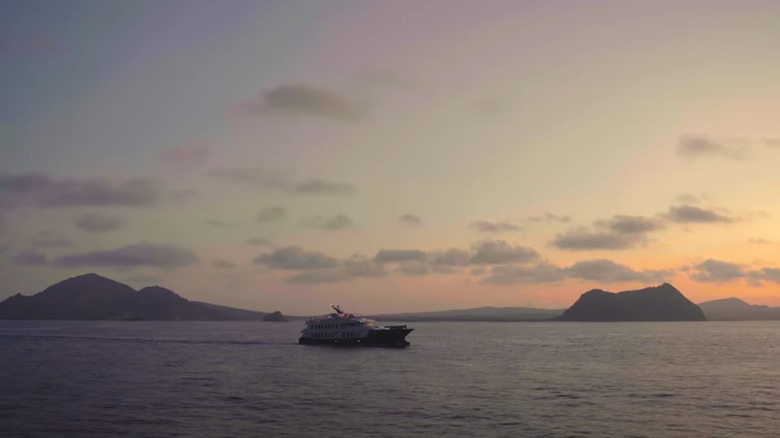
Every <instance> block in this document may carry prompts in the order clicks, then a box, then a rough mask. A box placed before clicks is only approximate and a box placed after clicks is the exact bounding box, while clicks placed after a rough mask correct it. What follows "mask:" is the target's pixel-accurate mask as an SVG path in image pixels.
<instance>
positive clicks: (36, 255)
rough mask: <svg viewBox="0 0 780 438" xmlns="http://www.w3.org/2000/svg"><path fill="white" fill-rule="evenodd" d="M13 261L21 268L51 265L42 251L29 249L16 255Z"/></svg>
mask: <svg viewBox="0 0 780 438" xmlns="http://www.w3.org/2000/svg"><path fill="white" fill-rule="evenodd" d="M12 261H13V262H14V264H17V265H20V266H36V265H45V264H47V263H49V258H48V257H46V254H44V253H42V252H40V251H37V250H34V249H28V250H24V251H21V252H20V253H18V254H16V256H14V258H13V259H12Z"/></svg>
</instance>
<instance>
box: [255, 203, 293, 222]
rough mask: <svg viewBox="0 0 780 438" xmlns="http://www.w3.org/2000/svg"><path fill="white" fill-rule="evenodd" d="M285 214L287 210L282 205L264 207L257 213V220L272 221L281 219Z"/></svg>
mask: <svg viewBox="0 0 780 438" xmlns="http://www.w3.org/2000/svg"><path fill="white" fill-rule="evenodd" d="M286 216H287V210H286V209H285V208H284V207H278V206H274V207H265V208H262V209H261V210H260V213H258V214H257V218H256V219H257V221H258V222H274V221H278V220H282V219H284V218H285V217H286Z"/></svg>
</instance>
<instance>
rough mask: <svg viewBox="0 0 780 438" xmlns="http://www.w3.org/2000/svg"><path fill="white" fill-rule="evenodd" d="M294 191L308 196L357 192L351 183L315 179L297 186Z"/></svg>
mask: <svg viewBox="0 0 780 438" xmlns="http://www.w3.org/2000/svg"><path fill="white" fill-rule="evenodd" d="M293 191H295V193H301V194H306V195H352V194H354V193H355V192H356V191H357V190H355V187H354V186H353V185H352V184H349V183H345V182H333V181H323V180H319V179H313V180H310V181H305V182H301V183H298V184H296V185H295V186H294V187H293Z"/></svg>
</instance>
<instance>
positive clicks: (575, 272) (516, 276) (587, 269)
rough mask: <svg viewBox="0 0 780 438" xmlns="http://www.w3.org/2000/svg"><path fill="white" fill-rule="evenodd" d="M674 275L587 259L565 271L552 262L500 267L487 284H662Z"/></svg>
mask: <svg viewBox="0 0 780 438" xmlns="http://www.w3.org/2000/svg"><path fill="white" fill-rule="evenodd" d="M671 274H672V271H652V270H646V271H636V270H634V269H631V268H629V267H628V266H625V265H621V264H619V263H615V262H613V261H611V260H607V259H596V260H585V261H581V262H577V263H575V264H573V265H571V266H570V267H568V268H561V267H558V266H556V265H554V264H552V263H549V262H546V261H544V262H541V263H538V264H536V265H534V266H518V265H509V266H496V267H493V268H492V269H491V271H490V275H488V276H487V277H485V278H484V279H482V282H483V283H487V284H497V285H510V284H521V283H554V282H558V281H563V280H566V279H571V278H574V279H580V280H588V281H598V282H602V283H621V282H648V281H658V280H662V279H663V278H665V277H667V276H669V275H671Z"/></svg>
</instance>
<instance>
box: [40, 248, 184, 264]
mask: <svg viewBox="0 0 780 438" xmlns="http://www.w3.org/2000/svg"><path fill="white" fill-rule="evenodd" d="M198 262H199V258H198V256H197V255H196V254H195V253H194V252H193V251H191V250H189V249H186V248H182V247H179V246H177V245H170V244H156V243H144V242H142V243H136V244H133V245H127V246H123V247H120V248H117V249H114V250H108V251H92V252H84V253H76V254H70V255H65V256H62V257H59V258H57V259H56V260H54V264H55V265H57V266H61V267H65V268H74V267H81V266H113V267H134V266H153V267H160V268H178V267H184V266H190V265H194V264H196V263H198Z"/></svg>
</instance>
